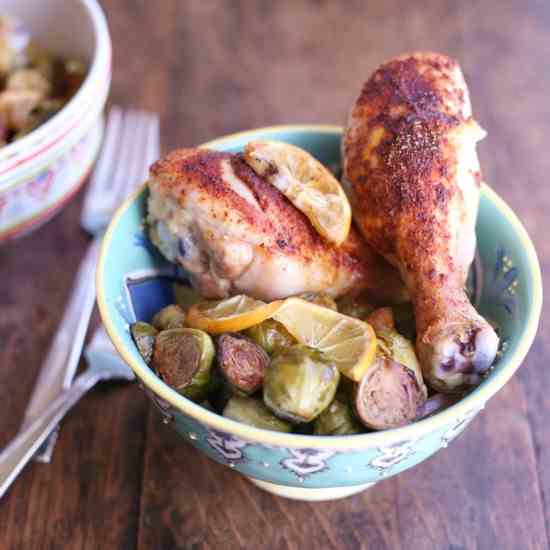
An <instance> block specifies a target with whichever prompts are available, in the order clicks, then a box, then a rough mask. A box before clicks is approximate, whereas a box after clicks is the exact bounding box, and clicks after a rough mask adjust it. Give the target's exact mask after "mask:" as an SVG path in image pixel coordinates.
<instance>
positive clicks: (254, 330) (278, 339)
mask: <svg viewBox="0 0 550 550" xmlns="http://www.w3.org/2000/svg"><path fill="white" fill-rule="evenodd" d="M245 334H246V335H247V336H248V337H250V338H251V339H252V340H254V342H256V344H258V345H259V346H261V347H262V348H263V349H264V350H265V351H267V353H269V354H272V353H274V352H275V351H277V349H279V348H289V347H291V346H293V345H294V344H296V339H295V338H294V337H293V336H292V335H291V334H290V332H288V330H286V328H285V327H284V325H282V324H281V323H279V322H278V321H275V320H273V319H267V320H266V321H263V322H261V323H260V324H259V325H255V326H253V327H251V328H249V329H247V330H246V331H245Z"/></svg>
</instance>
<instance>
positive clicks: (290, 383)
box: [264, 346, 340, 422]
mask: <svg viewBox="0 0 550 550" xmlns="http://www.w3.org/2000/svg"><path fill="white" fill-rule="evenodd" d="M339 380H340V373H339V372H338V369H337V368H336V366H335V365H334V364H333V363H331V362H329V361H327V360H326V359H325V358H324V357H323V355H322V354H321V353H320V352H319V351H317V350H313V349H311V348H308V347H306V346H293V347H292V348H289V349H288V350H286V351H285V352H284V353H281V354H278V355H275V356H274V358H273V359H272V361H271V364H270V366H269V367H268V368H267V370H266V373H265V378H264V401H265V404H266V405H267V406H268V407H269V408H270V409H271V410H272V411H273V412H274V413H275V414H276V415H277V416H279V417H280V418H284V419H286V420H290V421H291V422H310V421H311V420H313V419H314V418H315V417H316V416H317V415H319V414H320V413H321V412H322V411H323V410H324V409H325V408H326V407H328V405H329V404H330V402H331V401H332V399H333V398H334V394H335V393H336V389H337V387H338V382H339Z"/></svg>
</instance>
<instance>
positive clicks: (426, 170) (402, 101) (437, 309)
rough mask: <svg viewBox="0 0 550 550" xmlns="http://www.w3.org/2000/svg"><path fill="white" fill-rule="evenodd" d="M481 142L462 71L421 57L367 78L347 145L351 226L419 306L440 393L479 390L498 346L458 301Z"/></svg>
mask: <svg viewBox="0 0 550 550" xmlns="http://www.w3.org/2000/svg"><path fill="white" fill-rule="evenodd" d="M484 136H485V132H484V131H483V130H482V129H481V128H480V127H479V125H478V124H477V123H476V122H475V120H474V119H473V118H472V113H471V104H470V99H469V94H468V89H467V87H466V83H465V81H464V77H463V75H462V72H461V70H460V67H459V66H458V64H457V63H456V62H455V61H453V60H452V59H450V58H448V57H446V56H444V55H440V54H437V53H428V52H426V53H413V54H410V55H404V56H400V57H397V58H395V59H392V60H391V61H389V62H387V63H385V64H384V65H382V66H381V67H380V68H379V69H378V70H377V71H376V72H375V73H374V74H373V75H372V76H371V78H369V80H368V81H367V82H366V83H365V84H364V86H363V89H362V90H361V94H360V96H359V98H358V99H357V101H356V103H355V105H354V106H353V109H352V111H351V113H350V117H349V121H348V127H347V129H346V131H345V135H344V140H343V157H344V178H345V181H346V186H347V187H348V189H347V190H348V192H349V193H350V195H351V204H352V209H353V215H354V220H355V222H356V223H357V224H358V226H359V229H360V231H361V233H362V235H363V236H364V237H365V239H366V240H367V242H368V243H369V244H370V245H371V246H372V247H373V248H374V249H375V250H376V251H377V252H379V253H380V254H382V255H383V256H384V257H385V258H386V259H388V260H389V261H390V262H391V263H392V264H394V265H395V266H396V267H397V268H398V269H399V270H400V272H401V275H402V277H403V280H404V281H405V283H406V285H407V287H408V289H409V292H410V293H411V296H412V297H413V300H414V303H415V313H416V323H417V334H418V339H417V352H418V354H419V358H420V360H421V363H422V367H423V371H424V375H425V377H426V378H427V380H428V382H429V383H430V385H431V386H432V387H434V388H436V389H440V390H446V391H453V390H456V389H459V388H461V387H463V386H467V385H470V384H475V383H477V382H478V381H479V374H480V373H482V372H483V371H485V370H486V369H487V368H488V367H489V366H490V365H491V364H492V362H493V360H494V357H495V354H496V351H497V346H498V338H497V336H496V334H495V332H494V330H493V329H492V328H491V326H490V325H489V324H488V323H487V321H486V320H485V319H483V318H482V317H481V316H480V315H479V314H478V313H477V312H476V310H475V309H474V308H473V306H472V305H471V304H470V302H469V300H468V297H467V296H466V294H465V292H464V283H465V280H466V276H467V273H468V268H469V267H470V264H471V262H472V260H473V257H474V252H475V244H476V237H475V220H476V216H477V209H478V202H479V190H480V183H481V173H480V168H479V162H478V158H477V153H476V143H477V142H478V141H479V140H481V139H482V138H483V137H484Z"/></svg>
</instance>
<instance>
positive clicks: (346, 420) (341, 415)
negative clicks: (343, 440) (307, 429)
mask: <svg viewBox="0 0 550 550" xmlns="http://www.w3.org/2000/svg"><path fill="white" fill-rule="evenodd" d="M364 431H365V428H363V426H362V425H361V423H360V422H359V421H358V420H357V419H356V418H355V416H354V415H353V411H352V409H351V407H350V406H349V405H348V404H347V403H343V402H342V401H339V400H338V399H335V400H334V401H333V402H332V403H331V404H330V405H329V406H328V407H327V408H326V409H325V410H324V411H323V412H322V413H321V414H320V415H319V416H318V417H317V418H316V419H315V422H314V433H315V435H351V434H360V433H363V432H364Z"/></svg>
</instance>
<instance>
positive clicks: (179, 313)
mask: <svg viewBox="0 0 550 550" xmlns="http://www.w3.org/2000/svg"><path fill="white" fill-rule="evenodd" d="M151 324H152V325H153V326H154V327H155V328H156V329H158V330H168V329H171V328H183V327H184V325H185V311H183V309H181V307H180V306H178V305H177V304H171V305H169V306H166V307H163V308H162V309H161V310H160V311H158V312H157V313H156V314H155V316H154V317H153V320H152V321H151Z"/></svg>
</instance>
